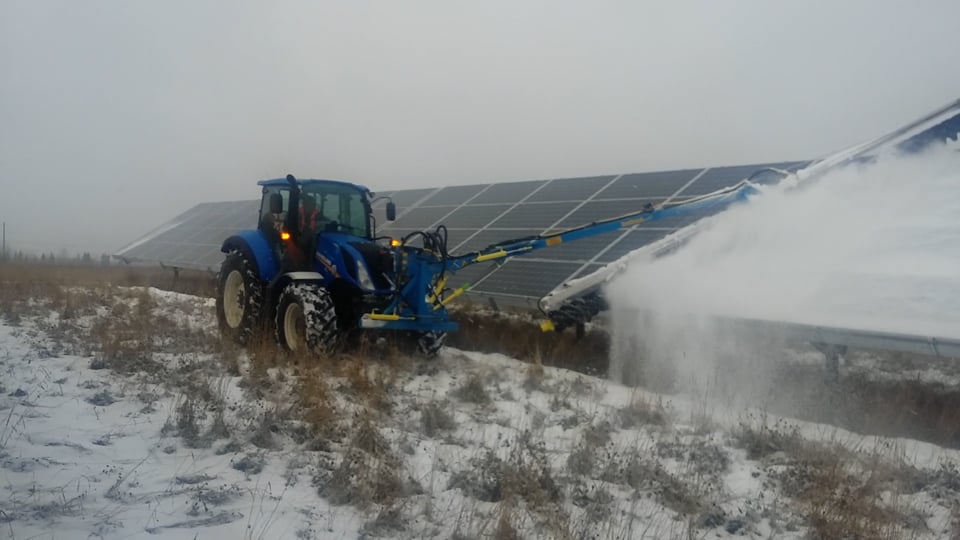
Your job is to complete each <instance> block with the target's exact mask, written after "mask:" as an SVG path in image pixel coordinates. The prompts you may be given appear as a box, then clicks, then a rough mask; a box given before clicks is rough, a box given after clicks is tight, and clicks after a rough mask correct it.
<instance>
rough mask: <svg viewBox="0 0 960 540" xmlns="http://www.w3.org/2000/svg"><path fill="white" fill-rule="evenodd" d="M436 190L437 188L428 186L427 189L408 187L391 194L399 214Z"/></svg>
mask: <svg viewBox="0 0 960 540" xmlns="http://www.w3.org/2000/svg"><path fill="white" fill-rule="evenodd" d="M434 191H436V188H427V189H406V190H402V191H395V192H394V193H393V195H391V197H390V198H391V199H393V203H394V204H396V205H397V214H398V215H399V214H402V213H403V212H406V211H407V210H410V208H411V207H412V206H413V205H414V204H416V203H418V202H420V200H421V199H423V198H425V197H426V196H427V195H430V194H431V193H433V192H434Z"/></svg>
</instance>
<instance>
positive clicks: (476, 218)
mask: <svg viewBox="0 0 960 540" xmlns="http://www.w3.org/2000/svg"><path fill="white" fill-rule="evenodd" d="M511 206H513V205H511V204H490V205H483V206H473V205H471V206H462V207H460V208H459V209H457V211H455V212H454V213H453V214H450V216H449V217H447V218H446V219H445V220H443V224H444V225H446V226H447V227H457V228H459V229H482V228H483V227H486V226H487V224H489V223H490V222H492V221H493V220H495V219H497V217H499V216H500V214H502V213H504V212H505V211H507V210H509V209H510V207H511Z"/></svg>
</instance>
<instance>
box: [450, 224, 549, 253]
mask: <svg viewBox="0 0 960 540" xmlns="http://www.w3.org/2000/svg"><path fill="white" fill-rule="evenodd" d="M539 233H540V230H539V229H485V230H482V231H478V232H477V234H476V235H474V236H473V237H472V238H470V239H469V240H468V241H467V242H466V243H465V244H463V245H462V246H460V247H457V248H456V250H457V253H458V254H460V253H469V252H471V251H477V250H480V249H483V248H485V247H487V246H490V245H492V244H495V243H498V242H502V241H504V240H516V239H519V238H526V237H529V236H536V235H538V234H539ZM450 245H451V246H453V244H452V243H451V244H450Z"/></svg>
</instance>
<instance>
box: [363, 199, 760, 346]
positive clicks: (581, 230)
mask: <svg viewBox="0 0 960 540" xmlns="http://www.w3.org/2000/svg"><path fill="white" fill-rule="evenodd" d="M755 192H756V188H755V187H754V186H753V184H751V183H749V182H746V181H744V182H741V183H739V184H737V185H735V186H733V187H731V188H728V189H724V190H721V191H717V192H714V193H711V194H708V195H704V196H702V197H698V198H696V199H693V200H689V201H684V202H679V203H673V204H665V205H661V206H660V207H656V208H655V207H653V206H650V205H648V206H647V207H645V208H643V209H641V210H639V211H637V212H633V213H630V214H624V215H622V216H618V217H615V218H610V219H606V220H602V221H595V222H593V223H589V224H586V225H581V226H579V227H574V228H572V229H568V230H565V231H561V232H557V233H552V234H542V235H537V236H530V237H526V238H520V239H516V240H508V241H504V242H499V243H497V244H494V245H491V246H488V247H486V248H484V249H481V250H477V251H474V252H471V253H467V254H464V255H448V254H447V253H446V252H445V247H444V246H443V245H442V243H441V242H436V243H434V242H430V243H429V245H426V244H425V247H424V248H419V247H413V246H407V245H401V246H400V247H399V248H398V250H397V272H396V275H397V276H398V282H397V283H396V284H395V285H396V293H395V294H394V296H393V298H392V300H391V302H390V303H389V304H388V306H387V307H386V308H385V309H384V310H383V311H382V312H380V313H367V314H364V315H363V316H362V317H361V320H360V326H361V327H362V328H382V329H392V330H410V331H419V332H430V331H435V332H442V331H450V330H455V329H456V328H457V325H456V323H454V322H451V321H450V320H449V318H448V316H447V311H446V305H447V303H448V302H450V301H451V300H453V299H454V298H455V297H457V296H459V295H460V294H462V293H463V292H465V291H466V290H467V289H468V288H469V284H464V285H463V286H461V287H459V288H457V289H455V290H453V291H449V290H447V289H445V284H446V281H447V278H448V277H449V276H450V275H452V274H455V273H456V272H457V271H458V270H460V269H462V268H465V267H467V266H470V265H472V264H479V263H484V262H491V261H493V262H502V261H504V260H506V259H507V258H510V257H515V256H517V255H525V254H527V253H531V252H533V251H536V250H539V249H545V248H549V247H555V246H559V245H562V244H564V243H568V242H574V241H577V240H582V239H585V238H589V237H591V236H596V235H600V234H603V233H606V232H611V231H616V230H620V229H628V228H631V227H636V226H638V225H640V224H642V223H651V222H655V221H660V220H663V219H667V218H672V217H680V216H685V215H691V214H698V215H700V216H703V215H708V214H711V213H713V212H715V211H719V210H722V209H724V208H726V207H728V206H729V205H730V204H732V203H735V202H737V201H742V200H745V199H746V198H747V197H749V196H750V195H751V194H753V193H755ZM424 236H425V237H426V238H435V237H436V233H429V234H426V233H425V234H424ZM435 244H439V245H435Z"/></svg>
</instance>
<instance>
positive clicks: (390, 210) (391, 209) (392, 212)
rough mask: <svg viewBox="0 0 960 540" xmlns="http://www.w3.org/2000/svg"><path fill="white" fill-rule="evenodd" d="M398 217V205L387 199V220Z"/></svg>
mask: <svg viewBox="0 0 960 540" xmlns="http://www.w3.org/2000/svg"><path fill="white" fill-rule="evenodd" d="M395 219H397V205H395V204H393V201H387V221H393V220H395Z"/></svg>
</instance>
